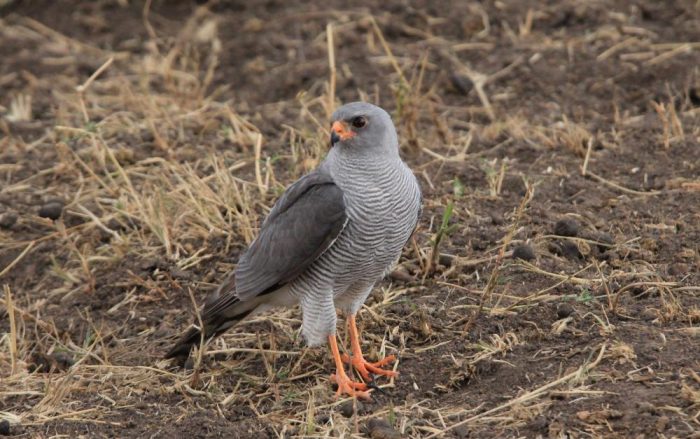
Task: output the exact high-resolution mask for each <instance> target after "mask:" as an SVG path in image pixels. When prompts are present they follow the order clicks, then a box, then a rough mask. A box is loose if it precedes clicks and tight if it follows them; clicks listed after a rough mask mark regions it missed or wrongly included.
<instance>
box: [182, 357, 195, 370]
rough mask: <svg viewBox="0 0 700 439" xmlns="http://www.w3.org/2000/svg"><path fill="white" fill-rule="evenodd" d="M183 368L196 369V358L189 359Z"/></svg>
mask: <svg viewBox="0 0 700 439" xmlns="http://www.w3.org/2000/svg"><path fill="white" fill-rule="evenodd" d="M182 368H183V369H185V370H192V369H194V358H192V357H188V358H187V359H186V360H185V362H184V363H183V365H182Z"/></svg>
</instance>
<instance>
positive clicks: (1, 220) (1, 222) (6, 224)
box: [0, 212, 17, 229]
mask: <svg viewBox="0 0 700 439" xmlns="http://www.w3.org/2000/svg"><path fill="white" fill-rule="evenodd" d="M16 222H17V214H16V213H14V212H5V213H3V214H0V229H9V228H10V227H12V226H14V225H15V223H16Z"/></svg>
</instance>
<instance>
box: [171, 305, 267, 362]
mask: <svg viewBox="0 0 700 439" xmlns="http://www.w3.org/2000/svg"><path fill="white" fill-rule="evenodd" d="M254 309H255V303H249V302H241V301H240V300H238V298H236V297H235V296H233V295H224V296H221V297H218V298H216V300H213V301H212V302H210V303H208V304H207V305H206V306H205V307H204V309H203V310H202V315H201V319H202V324H203V326H204V329H203V330H202V329H201V328H199V327H198V326H196V325H193V326H192V327H190V328H189V329H188V330H187V332H185V334H183V336H182V337H181V338H180V340H178V342H177V343H175V345H174V346H173V347H172V348H171V349H170V350H169V351H168V352H167V353H166V354H165V358H174V359H176V360H177V362H178V363H180V364H184V363H185V361H186V360H187V357H189V355H190V351H191V350H192V347H193V346H196V345H199V344H200V343H201V341H202V333H204V341H205V342H206V341H207V340H210V339H212V338H215V337H218V336H219V335H221V334H223V333H224V332H226V331H228V330H229V329H230V328H231V327H233V326H235V325H236V324H237V323H238V322H240V321H241V320H243V319H244V318H246V317H247V316H248V315H249V314H250V313H251V312H253V310H254Z"/></svg>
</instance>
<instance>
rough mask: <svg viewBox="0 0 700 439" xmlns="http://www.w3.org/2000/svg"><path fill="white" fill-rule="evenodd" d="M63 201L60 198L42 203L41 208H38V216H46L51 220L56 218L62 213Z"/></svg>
mask: <svg viewBox="0 0 700 439" xmlns="http://www.w3.org/2000/svg"><path fill="white" fill-rule="evenodd" d="M63 207H64V204H63V201H61V200H51V201H47V202H46V203H44V205H43V206H41V208H39V216H40V217H42V218H48V219H51V220H54V221H55V220H57V219H58V218H60V217H61V213H63Z"/></svg>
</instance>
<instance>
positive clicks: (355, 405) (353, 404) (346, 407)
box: [338, 399, 363, 418]
mask: <svg viewBox="0 0 700 439" xmlns="http://www.w3.org/2000/svg"><path fill="white" fill-rule="evenodd" d="M362 408H363V407H362V402H360V401H358V400H355V401H353V400H352V399H349V400H347V401H345V402H343V403H342V404H340V405H339V406H338V412H340V414H341V415H343V416H345V417H346V418H349V417H351V416H352V415H354V414H355V413H359V412H361V411H362Z"/></svg>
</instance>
